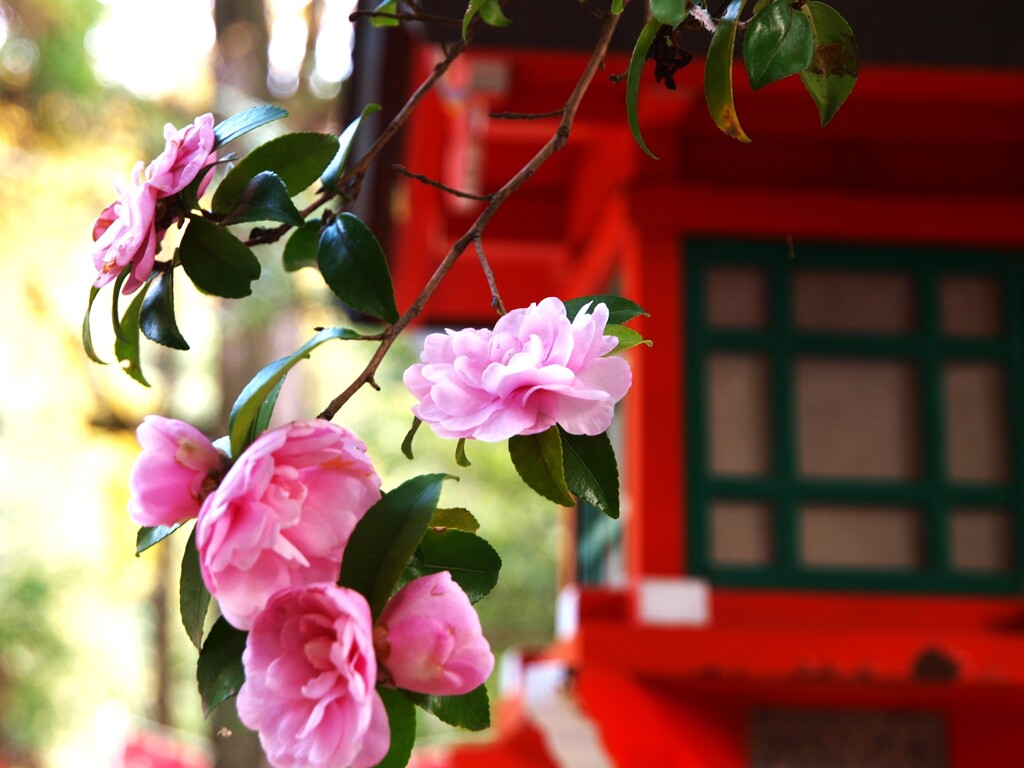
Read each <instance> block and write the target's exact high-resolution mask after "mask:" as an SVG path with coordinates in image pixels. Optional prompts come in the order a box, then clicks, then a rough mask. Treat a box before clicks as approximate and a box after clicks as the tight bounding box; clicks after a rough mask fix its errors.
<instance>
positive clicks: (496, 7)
mask: <svg viewBox="0 0 1024 768" xmlns="http://www.w3.org/2000/svg"><path fill="white" fill-rule="evenodd" d="M478 13H479V14H480V18H482V19H483V20H484V21H485V22H486V23H487V24H489V25H490V26H492V27H507V26H508V25H509V24H511V23H512V20H511V19H509V18H508V17H506V16H505V14H504V13H503V12H502V10H501V5H500V4H499V2H498V0H469V7H468V8H467V9H466V15H465V16H463V17H462V39H463V40H465V39H466V33H467V32H468V31H469V23H470V22H471V21H473V17H474V16H476V15H477V14H478Z"/></svg>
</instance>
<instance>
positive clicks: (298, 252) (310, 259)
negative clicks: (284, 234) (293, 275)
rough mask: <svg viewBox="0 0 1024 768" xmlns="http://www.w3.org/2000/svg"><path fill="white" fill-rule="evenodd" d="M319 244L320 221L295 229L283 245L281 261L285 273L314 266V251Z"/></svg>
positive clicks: (313, 221) (315, 220) (316, 220)
mask: <svg viewBox="0 0 1024 768" xmlns="http://www.w3.org/2000/svg"><path fill="white" fill-rule="evenodd" d="M319 243H320V219H313V220H312V221H307V222H306V223H305V224H304V225H302V226H301V227H297V228H296V229H295V230H294V231H293V232H292V233H291V235H290V236H289V237H288V240H287V241H286V242H285V244H284V254H283V255H282V257H281V258H282V260H283V262H284V269H285V271H286V272H296V271H298V270H300V269H302V268H303V267H315V266H316V249H317V246H318V245H319Z"/></svg>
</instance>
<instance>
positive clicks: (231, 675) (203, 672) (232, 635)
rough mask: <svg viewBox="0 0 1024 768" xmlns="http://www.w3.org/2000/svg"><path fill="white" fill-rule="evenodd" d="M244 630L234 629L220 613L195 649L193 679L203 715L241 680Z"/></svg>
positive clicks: (216, 704) (243, 670)
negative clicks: (199, 645) (197, 651)
mask: <svg viewBox="0 0 1024 768" xmlns="http://www.w3.org/2000/svg"><path fill="white" fill-rule="evenodd" d="M247 636H248V633H246V632H243V631H242V630H240V629H235V628H234V627H232V626H231V625H230V624H228V622H227V620H226V619H225V618H224V617H223V616H221V617H220V618H219V619H217V621H216V623H215V624H214V625H213V628H212V629H211V630H210V634H209V635H207V637H206V642H205V643H203V649H202V650H201V651H200V652H199V664H198V666H197V667H196V680H197V681H198V683H199V696H200V697H201V698H202V700H203V714H204V715H206V716H207V717H209V716H210V713H211V712H213V710H215V709H216V708H217V707H218V706H220V705H221V704H222V703H223V702H225V701H227V700H228V699H230V698H231V697H232V696H234V695H235V694H236V693H238V690H239V689H240V688H241V687H242V684H243V683H244V682H245V667H243V666H242V651H244V650H245V639H246V637H247Z"/></svg>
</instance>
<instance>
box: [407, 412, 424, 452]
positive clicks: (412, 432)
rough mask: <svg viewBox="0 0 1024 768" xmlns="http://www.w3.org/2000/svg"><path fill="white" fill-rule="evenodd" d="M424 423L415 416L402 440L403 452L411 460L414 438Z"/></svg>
mask: <svg viewBox="0 0 1024 768" xmlns="http://www.w3.org/2000/svg"><path fill="white" fill-rule="evenodd" d="M422 423H423V422H422V421H420V420H419V419H417V418H416V417H415V416H413V417H412V426H411V427H409V431H408V432H406V433H405V439H404V440H402V454H403V455H404V456H405V458H407V459H409V461H412V439H413V438H414V437H416V430H417V429H419V428H420V424H422Z"/></svg>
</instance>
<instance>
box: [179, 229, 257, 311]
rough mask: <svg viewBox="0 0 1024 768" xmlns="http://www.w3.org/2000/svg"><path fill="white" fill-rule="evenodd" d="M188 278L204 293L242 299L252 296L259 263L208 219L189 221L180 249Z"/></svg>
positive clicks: (229, 234)
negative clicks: (253, 282)
mask: <svg viewBox="0 0 1024 768" xmlns="http://www.w3.org/2000/svg"><path fill="white" fill-rule="evenodd" d="M178 257H179V258H180V259H181V266H182V268H183V269H184V270H185V274H186V275H188V277H189V279H190V280H191V281H192V282H193V283H195V286H196V288H198V289H199V290H200V291H202V292H203V293H212V294H213V295H214V296H223V297H224V298H226V299H241V298H244V297H245V296H248V295H249V294H251V293H252V281H253V280H256V279H258V278H259V276H260V271H261V270H260V263H259V261H258V260H257V259H256V256H255V255H254V254H253V252H252V251H251V250H250V249H249V247H248V246H247V245H245V244H244V243H243V242H242V241H241V240H239V239H238V238H237V237H235V236H234V235H233V234H231V233H230V232H229V231H228V230H226V229H224V228H222V227H219V226H217V225H216V224H213V223H211V222H209V221H207V220H206V219H202V218H198V217H196V218H192V219H189V222H188V227H187V228H186V229H185V234H184V235H183V236H182V238H181V245H180V246H178Z"/></svg>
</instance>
